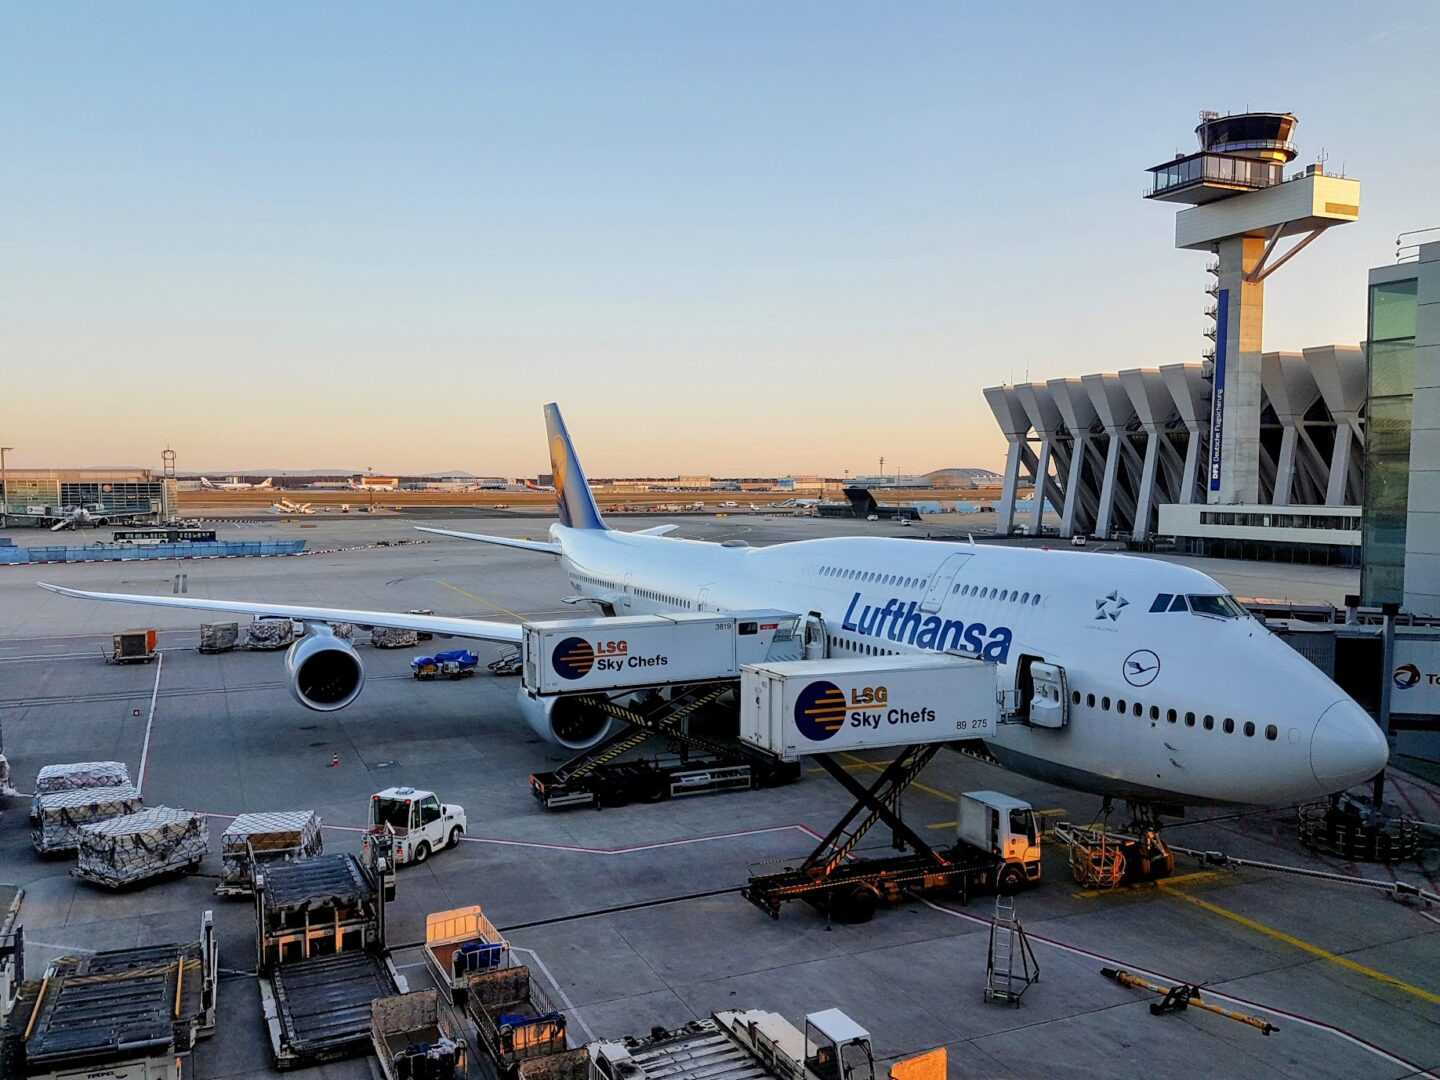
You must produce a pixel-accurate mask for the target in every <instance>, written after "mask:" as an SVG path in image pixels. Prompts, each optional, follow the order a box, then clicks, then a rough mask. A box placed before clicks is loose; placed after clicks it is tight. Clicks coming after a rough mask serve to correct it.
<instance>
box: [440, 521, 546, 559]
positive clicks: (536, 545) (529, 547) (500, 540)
mask: <svg viewBox="0 0 1440 1080" xmlns="http://www.w3.org/2000/svg"><path fill="white" fill-rule="evenodd" d="M415 531H416V532H428V533H434V534H435V535H437V536H453V537H455V538H456V539H458V540H478V541H479V542H480V543H482V544H497V545H499V546H500V547H510V548H519V549H520V550H521V551H541V552H544V553H545V554H546V555H559V554H561V551H560V545H559V544H552V543H550V542H549V541H548V540H517V539H515V538H513V537H509V536H487V535H485V534H484V533H467V532H456V531H455V530H454V529H427V528H426V527H425V526H423V525H416V526H415Z"/></svg>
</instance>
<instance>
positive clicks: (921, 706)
mask: <svg viewBox="0 0 1440 1080" xmlns="http://www.w3.org/2000/svg"><path fill="white" fill-rule="evenodd" d="M998 718H999V704H998V701H997V698H996V675H995V665H994V664H991V663H988V662H986V661H983V660H976V659H974V658H971V657H965V656H956V655H949V654H941V655H935V656H890V657H865V658H856V659H843V660H802V661H795V662H790V663H780V664H765V665H750V666H746V667H745V668H744V669H743V671H742V672H741V677H740V738H741V740H742V741H744V742H747V743H749V744H751V745H752V746H757V747H759V748H760V749H762V750H767V751H769V752H770V753H772V754H776V755H777V756H779V757H780V758H781V759H782V760H784V761H796V760H798V759H799V758H800V756H801V755H803V754H831V753H836V752H838V751H843V750H875V749H881V748H884V747H891V746H909V745H912V744H915V743H931V742H946V741H955V740H961V739H985V738H991V737H993V736H994V734H995V725H996V723H997V721H998Z"/></svg>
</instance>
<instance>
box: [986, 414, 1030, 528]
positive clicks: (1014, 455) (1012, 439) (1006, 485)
mask: <svg viewBox="0 0 1440 1080" xmlns="http://www.w3.org/2000/svg"><path fill="white" fill-rule="evenodd" d="M984 393H985V403H986V404H987V405H989V406H990V411H991V412H992V413H993V414H994V415H995V422H996V423H998V424H999V425H1000V430H1001V431H1002V432H1003V433H1004V435H1005V439H1006V441H1007V442H1008V443H1009V444H1010V446H1009V450H1008V451H1007V453H1006V455H1005V478H1004V482H1003V483H1002V485H1001V488H1000V504H999V505H998V506H997V507H996V508H995V533H996V535H997V536H1009V535H1010V533H1011V531H1012V530H1013V529H1014V526H1015V489H1016V487H1017V486H1018V485H1019V482H1020V465H1021V462H1022V459H1023V457H1024V454H1023V451H1024V450H1025V449H1026V446H1025V436H1026V433H1027V432H1029V430H1030V420H1029V417H1027V416H1026V415H1025V408H1024V406H1022V405H1021V404H1020V399H1019V398H1017V397H1016V396H1015V388H1014V387H1013V386H990V387H987V388H986V389H985V391H984Z"/></svg>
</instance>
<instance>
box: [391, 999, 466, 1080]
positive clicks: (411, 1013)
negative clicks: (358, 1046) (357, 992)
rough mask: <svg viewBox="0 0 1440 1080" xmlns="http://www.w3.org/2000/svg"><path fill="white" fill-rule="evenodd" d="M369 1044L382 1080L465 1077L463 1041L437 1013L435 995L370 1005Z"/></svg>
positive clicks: (445, 1015)
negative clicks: (372, 1045)
mask: <svg viewBox="0 0 1440 1080" xmlns="http://www.w3.org/2000/svg"><path fill="white" fill-rule="evenodd" d="M370 1038H371V1041H372V1042H373V1043H374V1045H375V1056H376V1057H377V1058H378V1059H379V1061H380V1071H381V1073H383V1074H384V1076H385V1080H460V1078H463V1077H464V1076H465V1075H466V1073H467V1072H468V1068H469V1060H468V1055H467V1049H468V1048H467V1047H466V1045H465V1039H464V1038H463V1036H462V1035H461V1032H460V1029H459V1026H458V1025H457V1024H456V1023H455V1022H454V1020H452V1019H451V1017H450V1015H449V1014H448V1013H447V1012H446V1011H444V1010H442V1009H441V1007H440V994H439V991H436V990H417V991H416V992H415V993H413V994H396V995H394V996H393V997H383V998H377V999H376V1000H374V1001H372V1002H371V1003H370Z"/></svg>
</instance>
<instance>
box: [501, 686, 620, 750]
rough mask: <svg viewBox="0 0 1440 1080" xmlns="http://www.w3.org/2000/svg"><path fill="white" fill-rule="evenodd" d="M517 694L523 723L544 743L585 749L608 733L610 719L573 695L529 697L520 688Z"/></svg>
mask: <svg viewBox="0 0 1440 1080" xmlns="http://www.w3.org/2000/svg"><path fill="white" fill-rule="evenodd" d="M518 697H519V701H520V712H521V713H522V714H523V715H524V717H525V722H526V723H527V724H529V725H530V730H531V731H533V732H535V734H536V735H539V736H540V737H541V738H542V739H544V740H545V741H546V742H550V743H556V744H558V745H560V746H563V747H565V749H567V750H588V749H590V747H592V746H594V745H595V744H596V743H598V742H599V741H600V740H601V739H603V738H605V736H606V735H608V734H609V733H610V723H611V720H610V718H609V717H608V716H605V715H604V714H603V713H598V712H596V711H595V710H593V709H587V708H585V707H584V706H583V705H580V704H578V699H577V698H574V697H531V696H530V695H529V694H527V693H526V692H525V691H524V689H521V690H520V691H519V694H518Z"/></svg>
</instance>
